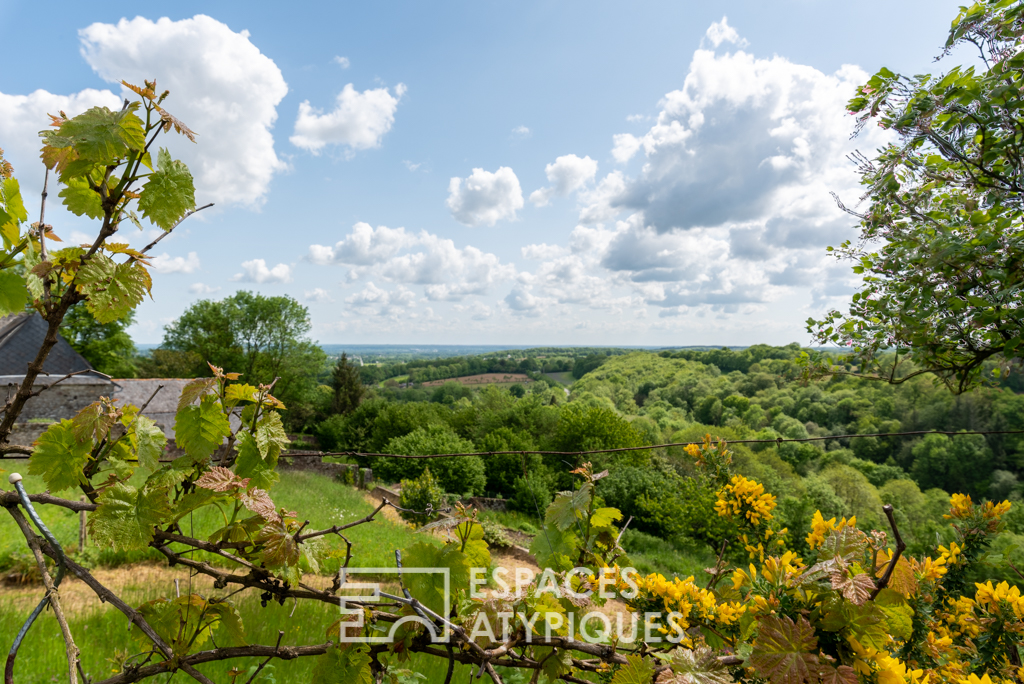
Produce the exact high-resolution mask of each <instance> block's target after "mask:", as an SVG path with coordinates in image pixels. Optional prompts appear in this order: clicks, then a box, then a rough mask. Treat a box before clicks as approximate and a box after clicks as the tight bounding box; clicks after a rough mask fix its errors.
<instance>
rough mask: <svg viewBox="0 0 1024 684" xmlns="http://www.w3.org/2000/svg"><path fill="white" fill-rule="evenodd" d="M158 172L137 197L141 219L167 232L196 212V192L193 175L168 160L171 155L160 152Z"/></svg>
mask: <svg viewBox="0 0 1024 684" xmlns="http://www.w3.org/2000/svg"><path fill="white" fill-rule="evenodd" d="M156 159H157V170H156V171H154V172H153V173H152V174H150V176H149V181H148V182H147V183H146V185H145V186H144V187H143V188H142V192H141V193H140V194H139V209H140V210H141V211H142V215H143V217H145V218H148V219H149V220H150V221H152V222H153V223H155V224H156V225H157V226H159V227H161V228H163V229H164V230H170V229H171V228H173V227H174V226H175V224H177V223H178V221H180V220H181V219H182V217H183V216H185V213H186V212H188V211H191V210H192V209H195V208H196V191H195V187H194V185H193V183H192V173H191V172H190V171H189V170H188V167H187V166H185V164H184V163H182V162H180V161H178V160H176V159H171V153H170V152H168V151H167V150H166V149H164V148H162V147H161V148H160V152H159V153H158V154H157V157H156Z"/></svg>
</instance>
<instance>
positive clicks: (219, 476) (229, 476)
mask: <svg viewBox="0 0 1024 684" xmlns="http://www.w3.org/2000/svg"><path fill="white" fill-rule="evenodd" d="M196 486H197V487H202V488H203V489H212V490H213V491H215V492H228V491H231V490H233V489H243V490H244V489H245V488H246V487H248V486H249V478H247V477H246V478H241V477H238V476H237V475H235V474H234V473H233V472H231V471H230V470H228V469H227V468H224V467H221V466H213V467H212V468H210V469H209V470H207V471H206V472H205V473H203V474H202V475H200V476H199V479H198V480H196ZM254 491H260V490H254ZM242 503H243V504H244V503H245V502H244V501H243V502H242ZM246 507H247V508H248V506H246ZM249 510H252V509H251V508H250V509H249ZM255 512H256V511H253V513H255Z"/></svg>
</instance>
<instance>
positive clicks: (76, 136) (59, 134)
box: [42, 104, 146, 183]
mask: <svg viewBox="0 0 1024 684" xmlns="http://www.w3.org/2000/svg"><path fill="white" fill-rule="evenodd" d="M137 107H138V104H134V105H129V107H128V108H127V109H123V110H120V111H117V112H113V111H111V110H109V109H107V108H106V107H93V108H92V109H88V110H86V111H84V112H82V113H81V114H79V115H78V116H76V117H73V118H71V119H68V120H67V121H65V122H64V123H63V124H62V125H61V126H60V127H59V128H58V129H57V130H54V131H45V132H44V133H42V138H43V141H44V143H45V147H44V149H43V156H44V159H46V158H47V154H48V152H50V153H52V152H53V151H55V150H57V149H62V148H68V147H71V148H73V149H74V152H75V157H77V158H79V159H83V160H87V161H91V162H95V163H98V164H104V165H106V164H110V163H111V162H113V161H115V160H117V159H123V158H125V157H127V156H128V155H129V154H130V153H131V152H133V151H140V150H142V149H143V147H145V145H146V134H145V131H144V130H143V128H142V120H141V119H139V117H138V116H136V115H135V112H134V111H133V110H134V109H136V108H137ZM47 148H49V150H48V149H47ZM48 166H49V168H53V165H52V164H49V165H48ZM61 182H64V183H66V182H67V179H65V178H64V177H63V175H62V177H61Z"/></svg>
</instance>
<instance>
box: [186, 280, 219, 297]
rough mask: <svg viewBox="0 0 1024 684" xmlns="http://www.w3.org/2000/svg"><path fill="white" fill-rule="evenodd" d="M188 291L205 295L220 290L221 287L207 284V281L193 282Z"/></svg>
mask: <svg viewBox="0 0 1024 684" xmlns="http://www.w3.org/2000/svg"><path fill="white" fill-rule="evenodd" d="M188 291H189V292H191V293H192V294H197V295H205V294H213V293H214V292H219V291H220V288H219V287H212V286H210V285H207V284H206V283H192V284H191V285H189V286H188Z"/></svg>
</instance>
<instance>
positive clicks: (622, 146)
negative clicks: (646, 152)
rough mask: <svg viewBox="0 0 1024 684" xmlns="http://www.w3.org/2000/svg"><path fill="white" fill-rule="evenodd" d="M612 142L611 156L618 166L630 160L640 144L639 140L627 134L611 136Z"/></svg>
mask: <svg viewBox="0 0 1024 684" xmlns="http://www.w3.org/2000/svg"><path fill="white" fill-rule="evenodd" d="M612 142H613V143H614V147H612V156H613V157H614V158H615V161H617V162H618V163H620V164H625V163H626V162H628V161H629V160H630V159H632V158H633V155H634V154H636V151H637V150H639V149H640V144H641V143H640V138H638V137H636V136H635V135H631V134H629V133H618V134H616V135H614V136H612Z"/></svg>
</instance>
